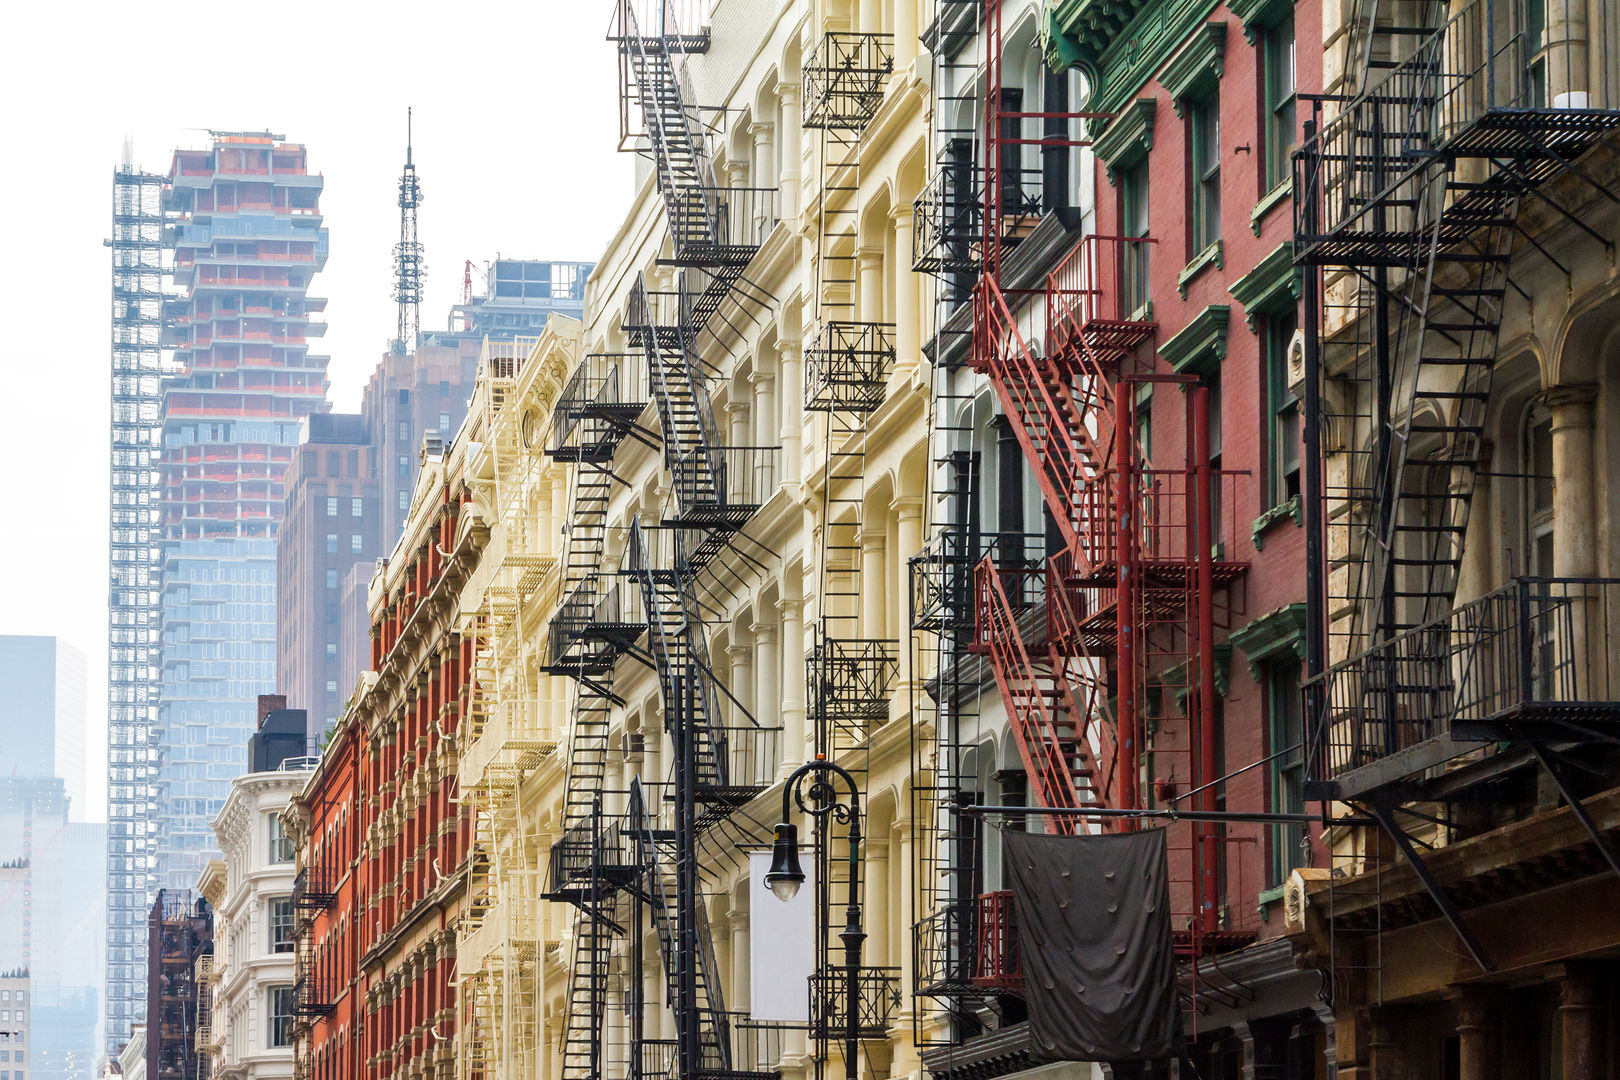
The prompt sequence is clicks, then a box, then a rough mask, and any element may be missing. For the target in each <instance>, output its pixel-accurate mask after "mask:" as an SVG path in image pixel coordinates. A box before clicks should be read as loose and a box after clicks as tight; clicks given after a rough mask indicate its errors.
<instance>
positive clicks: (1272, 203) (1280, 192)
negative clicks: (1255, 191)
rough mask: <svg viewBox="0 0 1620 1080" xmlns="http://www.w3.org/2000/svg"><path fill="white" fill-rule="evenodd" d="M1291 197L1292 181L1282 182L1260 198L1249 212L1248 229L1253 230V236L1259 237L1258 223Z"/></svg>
mask: <svg viewBox="0 0 1620 1080" xmlns="http://www.w3.org/2000/svg"><path fill="white" fill-rule="evenodd" d="M1293 195H1294V183H1293V181H1292V180H1284V181H1283V182H1282V183H1280V184H1278V185H1277V186H1276V187H1274V188H1272V189H1271V190H1270V191H1268V192H1266V193H1265V194H1264V195H1262V196H1261V197H1260V203H1259V205H1257V206H1256V207H1255V208H1254V209H1253V210H1251V211H1249V228H1250V229H1251V230H1253V232H1254V235H1256V236H1259V235H1260V222H1261V221H1263V220H1265V216H1266V215H1267V214H1269V213H1271V211H1272V210H1274V209H1275V208H1276V207H1278V206H1281V205H1282V204H1283V203H1285V202H1287V201H1288V200H1289V199H1291V198H1292V197H1293Z"/></svg>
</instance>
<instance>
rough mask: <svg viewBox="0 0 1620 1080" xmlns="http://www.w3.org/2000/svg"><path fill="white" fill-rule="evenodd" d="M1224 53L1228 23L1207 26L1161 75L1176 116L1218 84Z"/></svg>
mask: <svg viewBox="0 0 1620 1080" xmlns="http://www.w3.org/2000/svg"><path fill="white" fill-rule="evenodd" d="M1225 51H1226V24H1225V23H1224V22H1211V23H1205V24H1204V25H1203V26H1202V27H1200V28H1199V30H1198V31H1195V32H1194V33H1193V35H1192V37H1190V38H1188V39H1187V43H1186V44H1185V45H1183V46H1182V47H1181V48H1180V49H1178V50H1177V51H1176V54H1175V55H1174V56H1172V57H1171V58H1170V62H1169V63H1167V64H1165V66H1164V70H1163V71H1161V72H1159V85H1160V86H1163V87H1164V88H1165V89H1166V90H1168V91H1170V104H1171V105H1172V106H1173V107H1174V108H1175V110H1176V115H1177V116H1181V115H1182V113H1183V109H1182V106H1183V105H1184V103H1185V102H1187V101H1190V100H1199V99H1202V98H1206V97H1208V96H1209V95H1210V94H1211V93H1212V92H1213V91H1214V90H1215V89H1216V87H1217V86H1218V85H1219V83H1220V79H1221V74H1222V72H1223V63H1222V60H1223V56H1224V54H1225Z"/></svg>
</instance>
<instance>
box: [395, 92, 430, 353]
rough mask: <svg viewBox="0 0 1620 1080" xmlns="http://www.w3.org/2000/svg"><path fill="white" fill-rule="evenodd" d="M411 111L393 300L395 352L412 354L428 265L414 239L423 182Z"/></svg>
mask: <svg viewBox="0 0 1620 1080" xmlns="http://www.w3.org/2000/svg"><path fill="white" fill-rule="evenodd" d="M411 113H412V110H411V108H410V106H406V108H405V168H404V169H403V171H401V172H400V174H399V243H398V244H395V245H394V300H395V301H396V302H397V303H398V304H399V327H398V331H397V336H396V338H395V340H394V351H395V352H400V353H414V352H415V351H416V337H417V333H418V331H419V330H420V328H421V325H422V279H423V278H424V277H426V276H427V264H426V262H425V261H424V259H423V256H422V245H421V243H420V242H418V241H417V239H416V209H417V207H419V206H421V205H422V185H421V184H420V183H419V182H418V181H417V179H416V165H415V164H414V162H413V160H412V146H411V143H412V135H413V130H412V129H413V124H412V116H411Z"/></svg>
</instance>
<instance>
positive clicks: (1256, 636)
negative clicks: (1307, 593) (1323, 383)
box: [1227, 604, 1305, 680]
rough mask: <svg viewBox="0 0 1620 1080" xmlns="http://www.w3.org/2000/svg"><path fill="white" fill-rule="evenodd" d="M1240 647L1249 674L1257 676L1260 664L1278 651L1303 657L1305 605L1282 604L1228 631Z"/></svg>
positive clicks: (1297, 657)
mask: <svg viewBox="0 0 1620 1080" xmlns="http://www.w3.org/2000/svg"><path fill="white" fill-rule="evenodd" d="M1227 637H1228V638H1229V640H1230V641H1231V642H1232V644H1233V645H1236V646H1237V647H1238V648H1239V649H1242V650H1243V655H1244V657H1245V658H1246V659H1247V660H1248V663H1249V674H1251V675H1253V676H1254V677H1255V679H1256V680H1259V678H1260V665H1261V664H1263V663H1265V662H1266V661H1268V660H1271V659H1274V658H1276V657H1277V656H1279V655H1284V654H1286V655H1288V656H1290V657H1291V658H1293V659H1297V660H1304V659H1305V605H1304V604H1285V605H1283V606H1282V607H1280V608H1277V609H1276V610H1274V611H1268V612H1267V613H1266V614H1264V615H1262V616H1260V617H1259V618H1258V619H1255V620H1254V621H1253V622H1250V623H1246V624H1245V625H1243V626H1240V627H1238V628H1237V629H1236V630H1234V631H1232V632H1231V633H1230V634H1229V635H1227Z"/></svg>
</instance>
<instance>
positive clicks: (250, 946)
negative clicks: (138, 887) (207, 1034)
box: [198, 759, 308, 1080]
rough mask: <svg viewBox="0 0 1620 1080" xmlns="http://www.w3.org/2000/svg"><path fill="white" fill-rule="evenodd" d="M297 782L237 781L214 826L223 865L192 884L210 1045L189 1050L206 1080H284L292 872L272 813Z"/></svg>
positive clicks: (303, 773) (296, 775)
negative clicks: (210, 940) (206, 956)
mask: <svg viewBox="0 0 1620 1080" xmlns="http://www.w3.org/2000/svg"><path fill="white" fill-rule="evenodd" d="M305 763H306V759H295V760H294V761H290V762H288V763H287V765H294V764H298V765H303V764H305ZM307 775H308V773H307V770H306V769H303V768H288V767H286V766H283V767H282V768H281V769H278V770H277V771H274V772H255V773H248V774H247V775H246V776H241V777H238V778H237V779H236V780H235V781H234V782H233V783H232V785H231V794H230V797H229V798H227V799H226V800H225V807H224V809H222V810H221V811H220V812H219V816H218V817H216V818H215V819H214V835H215V836H217V837H218V838H219V848H220V851H221V853H222V854H223V855H224V858H223V859H221V860H216V861H215V862H212V863H210V864H209V865H208V867H207V868H206V869H205V870H204V871H203V873H202V877H201V878H200V879H199V882H198V890H199V891H200V892H201V893H202V894H203V895H204V896H205V897H207V898H208V900H209V902H210V903H212V904H213V905H214V962H213V964H214V972H213V980H212V985H211V987H210V988H209V989H210V990H211V992H212V994H213V1002H212V1005H213V1008H212V1015H211V1034H212V1042H213V1045H212V1046H210V1047H208V1048H206V1049H204V1048H199V1050H203V1052H206V1053H208V1054H209V1055H210V1057H211V1060H212V1075H213V1077H215V1078H216V1080H278V1078H289V1080H290V1078H291V1077H292V1075H293V1018H294V1001H295V997H296V995H295V990H294V985H293V984H294V974H293V960H294V952H295V948H296V944H295V942H296V933H295V931H296V919H295V917H294V908H293V898H292V894H293V877H294V874H295V872H296V866H295V863H294V857H293V849H292V845H291V843H290V842H289V841H288V840H287V836H286V833H285V832H284V831H283V830H282V824H281V811H282V810H283V809H285V808H286V806H287V802H288V800H289V799H290V798H291V797H292V795H293V793H294V792H296V791H297V790H298V789H299V788H300V787H301V786H302V785H303V783H304V781H305V779H306V778H307Z"/></svg>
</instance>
